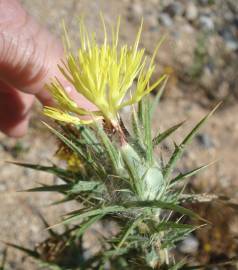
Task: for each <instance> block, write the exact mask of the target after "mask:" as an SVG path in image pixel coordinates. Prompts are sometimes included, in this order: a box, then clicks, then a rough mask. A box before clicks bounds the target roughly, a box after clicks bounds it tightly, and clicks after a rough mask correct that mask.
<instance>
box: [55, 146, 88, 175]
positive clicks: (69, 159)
mask: <svg viewBox="0 0 238 270" xmlns="http://www.w3.org/2000/svg"><path fill="white" fill-rule="evenodd" d="M56 157H57V158H58V159H60V160H63V161H66V163H67V169H68V170H70V171H72V172H78V171H80V170H82V168H83V164H82V163H81V161H80V159H79V157H78V156H77V154H76V153H74V152H72V151H70V150H69V149H68V148H66V147H65V146H64V145H63V146H60V147H59V149H58V151H57V152H56Z"/></svg>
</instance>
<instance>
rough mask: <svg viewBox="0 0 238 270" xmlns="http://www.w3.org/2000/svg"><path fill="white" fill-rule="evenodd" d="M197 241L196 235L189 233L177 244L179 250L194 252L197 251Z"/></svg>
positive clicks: (188, 252)
mask: <svg viewBox="0 0 238 270" xmlns="http://www.w3.org/2000/svg"><path fill="white" fill-rule="evenodd" d="M198 247H199V242H198V240H197V238H196V237H194V236H193V235H189V236H188V237H187V238H186V239H184V240H183V241H182V243H181V244H180V245H179V247H178V248H179V251H180V252H182V253H184V254H194V253H196V252H197V251H198Z"/></svg>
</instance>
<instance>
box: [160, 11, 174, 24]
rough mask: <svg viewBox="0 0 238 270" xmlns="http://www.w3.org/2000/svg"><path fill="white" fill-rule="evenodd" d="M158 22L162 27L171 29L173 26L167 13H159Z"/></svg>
mask: <svg viewBox="0 0 238 270" xmlns="http://www.w3.org/2000/svg"><path fill="white" fill-rule="evenodd" d="M159 21H160V22H161V24H162V25H164V26H167V27H171V26H172V25H173V20H172V19H171V17H170V16H169V15H168V14H167V13H161V14H160V16H159Z"/></svg>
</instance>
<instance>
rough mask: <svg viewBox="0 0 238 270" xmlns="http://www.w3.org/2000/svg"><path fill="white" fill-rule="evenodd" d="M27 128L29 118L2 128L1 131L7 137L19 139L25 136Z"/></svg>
mask: <svg viewBox="0 0 238 270" xmlns="http://www.w3.org/2000/svg"><path fill="white" fill-rule="evenodd" d="M28 127H29V116H27V117H26V118H25V119H24V120H22V121H20V122H18V123H17V124H16V125H15V126H11V127H2V128H1V131H2V132H3V133H4V134H6V135H7V136H9V137H12V138H21V137H23V136H25V135H26V133H27V130H28Z"/></svg>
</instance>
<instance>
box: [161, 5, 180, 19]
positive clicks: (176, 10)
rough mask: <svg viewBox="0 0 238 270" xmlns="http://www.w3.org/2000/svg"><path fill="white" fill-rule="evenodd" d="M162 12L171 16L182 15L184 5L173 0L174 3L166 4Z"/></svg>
mask: <svg viewBox="0 0 238 270" xmlns="http://www.w3.org/2000/svg"><path fill="white" fill-rule="evenodd" d="M164 12H165V13H167V14H169V15H170V16H171V17H175V16H182V15H183V13H184V7H183V5H182V4H181V3H179V2H174V3H171V4H169V5H167V6H166V7H165V8H164Z"/></svg>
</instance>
